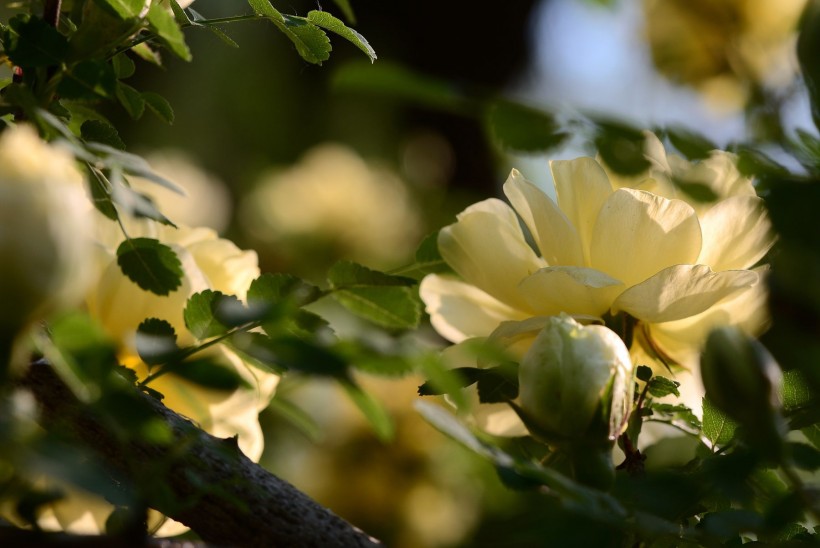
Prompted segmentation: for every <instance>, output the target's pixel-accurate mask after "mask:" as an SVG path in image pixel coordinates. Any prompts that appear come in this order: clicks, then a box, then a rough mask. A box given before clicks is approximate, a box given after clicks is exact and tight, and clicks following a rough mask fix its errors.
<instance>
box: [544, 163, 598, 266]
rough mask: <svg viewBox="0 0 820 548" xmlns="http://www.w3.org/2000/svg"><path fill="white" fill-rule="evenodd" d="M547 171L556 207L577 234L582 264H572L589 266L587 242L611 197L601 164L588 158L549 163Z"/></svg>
mask: <svg viewBox="0 0 820 548" xmlns="http://www.w3.org/2000/svg"><path fill="white" fill-rule="evenodd" d="M550 171H552V178H553V180H554V181H555V194H556V196H557V197H558V207H560V208H561V211H563V212H564V214H565V215H566V216H567V218H568V219H569V220H570V222H571V223H572V224H573V226H574V227H575V229H576V230H577V231H578V237H579V238H580V241H581V251H582V254H583V257H584V263H583V264H579V263H575V264H577V265H578V266H592V265H591V263H590V261H589V255H590V251H589V248H590V241H591V240H592V233H593V230H594V228H595V220H596V219H597V218H598V212H599V211H600V210H601V207H602V206H603V205H604V202H606V200H607V198H608V197H609V196H610V195H611V194H612V185H611V184H610V183H609V178H608V177H607V175H606V172H605V171H604V169H603V168H602V167H601V165H600V164H599V163H598V162H596V161H595V160H593V159H592V158H576V159H575V160H556V161H552V162H550Z"/></svg>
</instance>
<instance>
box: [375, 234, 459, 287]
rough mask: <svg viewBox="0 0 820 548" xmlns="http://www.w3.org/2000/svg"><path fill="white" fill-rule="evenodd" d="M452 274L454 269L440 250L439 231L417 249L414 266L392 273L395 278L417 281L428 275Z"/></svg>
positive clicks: (429, 236)
mask: <svg viewBox="0 0 820 548" xmlns="http://www.w3.org/2000/svg"><path fill="white" fill-rule="evenodd" d="M444 272H452V268H450V265H448V264H447V262H446V261H445V260H444V258H443V257H442V256H441V253H440V252H439V250H438V231H436V232H434V233H432V234H428V235H427V236H426V237H425V238H424V239H423V240H422V241H421V243H420V244H419V247H418V249H416V256H415V261H414V262H413V264H411V265H408V266H405V267H402V268H398V269H396V270H393V271H391V272H390V273H391V274H392V275H395V276H406V277H408V278H413V279H415V280H421V279H422V278H424V277H425V276H426V275H428V274H440V273H444Z"/></svg>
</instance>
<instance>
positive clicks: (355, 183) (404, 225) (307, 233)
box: [242, 144, 420, 266]
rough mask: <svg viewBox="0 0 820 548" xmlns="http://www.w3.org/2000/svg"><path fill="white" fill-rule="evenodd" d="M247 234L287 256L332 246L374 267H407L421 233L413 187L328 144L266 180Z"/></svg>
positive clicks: (251, 204) (251, 205)
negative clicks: (306, 246)
mask: <svg viewBox="0 0 820 548" xmlns="http://www.w3.org/2000/svg"><path fill="white" fill-rule="evenodd" d="M242 212H243V215H242V220H243V222H244V223H245V227H246V228H247V230H248V231H249V232H250V233H251V234H252V235H254V236H255V237H256V238H258V239H259V240H261V241H262V242H267V243H270V244H274V245H275V248H276V249H277V251H279V252H287V251H288V249H290V251H291V252H295V253H299V252H304V247H303V246H304V244H305V243H306V242H311V243H313V244H316V243H318V244H320V245H325V246H327V247H329V248H331V249H333V250H334V252H335V253H336V254H337V255H338V256H339V257H345V258H349V259H353V260H357V261H360V262H365V263H369V264H374V263H375V265H374V266H379V265H384V264H389V263H391V262H395V261H397V260H402V259H403V258H405V257H406V256H407V254H408V253H409V252H410V251H411V250H412V247H413V246H414V245H415V243H416V242H417V240H418V236H419V231H420V221H419V215H418V213H417V211H416V209H415V207H414V205H413V202H412V200H411V196H410V194H409V192H408V190H407V188H406V186H405V185H404V184H403V183H402V182H401V180H399V179H398V178H397V176H396V175H395V174H393V173H392V172H390V171H388V170H386V169H382V168H379V167H376V166H373V165H369V164H368V163H366V162H365V161H364V160H363V159H362V158H361V157H359V156H358V155H357V154H356V153H355V152H353V151H352V150H350V149H348V148H346V147H343V146H341V145H335V144H325V145H321V146H318V147H316V148H314V149H312V150H311V151H309V152H308V153H307V154H306V155H305V157H304V158H303V159H302V161H301V162H299V163H298V164H296V165H295V166H293V167H291V168H289V169H286V170H284V171H273V172H270V173H269V174H267V175H264V176H263V177H262V178H261V180H260V181H259V183H258V185H257V186H256V188H255V189H254V190H253V191H252V192H250V193H249V194H248V195H247V197H246V199H245V201H244V203H243V207H242Z"/></svg>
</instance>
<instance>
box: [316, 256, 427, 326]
mask: <svg viewBox="0 0 820 548" xmlns="http://www.w3.org/2000/svg"><path fill="white" fill-rule="evenodd" d="M328 281H329V282H330V285H331V287H332V288H333V291H332V293H331V294H332V296H333V298H334V299H336V300H337V301H338V302H339V303H341V304H342V305H343V306H344V307H345V308H347V309H348V310H350V311H351V312H353V313H354V314H356V315H358V316H361V317H362V318H365V319H367V320H370V321H371V322H373V323H376V324H378V325H381V326H384V327H388V328H397V329H411V328H414V327H416V326H417V325H418V323H419V321H420V320H421V313H422V306H421V301H420V300H419V298H418V294H417V292H416V290H415V289H414V288H413V287H412V286H413V285H414V284H415V281H414V280H412V279H410V278H403V277H399V276H390V275H389V274H385V273H383V272H378V271H375V270H371V269H369V268H366V267H364V266H361V265H358V264H356V263H352V262H347V261H342V262H339V263H337V264H335V265H334V266H333V267H332V268H331V269H330V272H329V273H328Z"/></svg>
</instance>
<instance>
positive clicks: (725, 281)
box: [612, 265, 758, 323]
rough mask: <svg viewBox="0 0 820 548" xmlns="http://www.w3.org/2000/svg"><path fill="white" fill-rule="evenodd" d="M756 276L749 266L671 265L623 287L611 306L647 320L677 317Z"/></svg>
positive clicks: (700, 308) (690, 313)
mask: <svg viewBox="0 0 820 548" xmlns="http://www.w3.org/2000/svg"><path fill="white" fill-rule="evenodd" d="M757 280H758V275H757V273H756V272H753V271H751V270H726V271H723V272H713V271H712V269H711V268H709V267H708V266H705V265H675V266H671V267H669V268H666V269H664V270H662V271H660V272H658V273H657V274H655V275H654V276H652V277H651V278H649V279H648V280H646V281H645V282H643V283H640V284H638V285H636V286H633V287H630V288H629V289H627V290H626V291H624V292H623V293H622V294H621V295H620V296H619V297H618V298H617V299H615V303H614V304H613V305H612V309H613V311H614V312H618V311H620V310H623V311H624V312H628V313H629V314H631V315H632V316H634V317H636V318H638V319H639V320H643V321H645V322H649V323H659V322H669V321H674V320H680V319H683V318H688V317H689V316H694V315H695V314H700V313H701V312H703V311H705V310H707V309H708V308H709V307H711V306H714V305H715V304H717V303H718V302H720V301H721V300H723V299H725V298H727V297H729V296H730V295H732V294H735V293H737V292H739V291H741V290H743V289H744V288H748V287H751V286H752V285H754V284H755V283H757Z"/></svg>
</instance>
